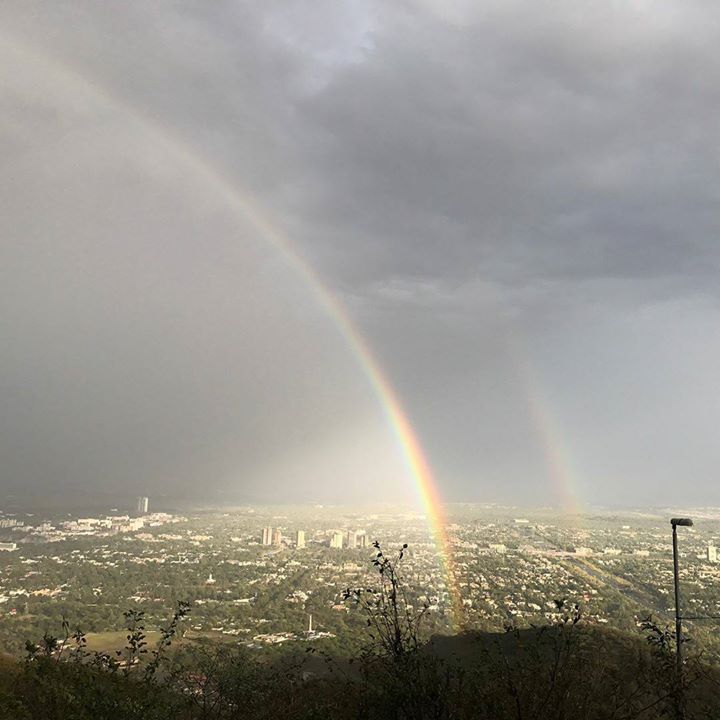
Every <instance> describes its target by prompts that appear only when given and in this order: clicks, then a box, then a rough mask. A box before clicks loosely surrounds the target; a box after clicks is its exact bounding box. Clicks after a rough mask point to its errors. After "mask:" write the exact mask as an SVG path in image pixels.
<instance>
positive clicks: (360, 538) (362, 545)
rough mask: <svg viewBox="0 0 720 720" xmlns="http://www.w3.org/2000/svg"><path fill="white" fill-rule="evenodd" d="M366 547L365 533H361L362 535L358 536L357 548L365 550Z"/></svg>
mask: <svg viewBox="0 0 720 720" xmlns="http://www.w3.org/2000/svg"><path fill="white" fill-rule="evenodd" d="M367 546H368V538H367V535H366V534H365V532H364V531H363V533H362V534H361V535H358V547H359V548H362V549H365V548H366V547H367Z"/></svg>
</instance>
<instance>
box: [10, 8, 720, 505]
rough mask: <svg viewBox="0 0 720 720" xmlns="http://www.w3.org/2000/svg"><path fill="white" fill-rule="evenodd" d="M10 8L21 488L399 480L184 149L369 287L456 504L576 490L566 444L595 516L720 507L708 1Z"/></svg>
mask: <svg viewBox="0 0 720 720" xmlns="http://www.w3.org/2000/svg"><path fill="white" fill-rule="evenodd" d="M0 21H1V23H0V26H1V27H2V28H3V29H2V30H1V31H0V50H2V49H3V47H4V48H5V49H4V53H5V54H4V55H3V57H4V58H6V62H4V63H3V68H4V72H2V73H0V78H1V79H2V95H1V96H0V97H1V98H2V99H1V100H0V102H2V115H1V116H0V130H1V134H0V149H1V150H2V152H3V157H4V158H5V162H4V163H3V166H2V167H0V185H1V186H2V200H0V203H1V205H0V207H1V208H2V232H3V235H2V239H1V242H2V257H3V266H4V270H3V271H0V272H3V273H4V277H3V281H4V290H3V291H0V292H2V293H3V295H2V297H3V299H4V302H3V308H4V310H2V311H0V312H1V313H2V315H1V316H0V320H1V321H2V331H3V336H4V337H3V340H4V346H5V352H4V354H3V356H2V358H3V360H2V361H3V378H4V379H3V386H2V388H3V390H2V392H3V423H4V432H3V438H4V440H2V441H0V442H2V443H3V444H2V450H3V459H4V464H5V468H6V470H5V473H4V475H3V482H5V483H7V484H12V483H15V484H22V483H26V484H32V483H38V484H41V485H42V484H47V483H48V482H54V481H56V482H58V483H61V484H62V483H69V482H71V481H72V482H75V483H77V484H78V485H79V486H81V487H93V486H96V485H97V484H98V483H100V480H99V479H98V478H101V477H102V476H107V478H106V484H107V483H110V484H113V483H121V482H123V481H124V480H126V479H128V478H131V479H132V482H135V483H136V484H137V485H138V486H143V484H149V485H151V486H153V484H154V486H155V487H157V488H160V489H171V488H173V487H175V486H177V485H179V486H183V487H189V486H192V485H193V484H194V483H197V478H198V477H202V478H203V482H206V483H207V486H208V487H214V486H217V487H228V486H232V485H233V483H234V484H235V486H236V487H239V488H240V489H241V490H242V491H243V492H246V494H247V495H248V496H257V497H263V493H264V492H265V491H264V490H262V489H258V485H259V483H258V481H257V478H258V477H263V478H266V479H268V478H269V480H267V482H268V483H269V484H268V485H267V487H268V488H272V490H270V491H269V492H271V493H277V492H285V493H294V495H293V497H298V498H300V497H303V495H304V494H305V495H308V494H310V493H315V494H318V495H322V494H323V493H330V494H332V493H333V492H335V493H336V494H337V487H338V486H337V476H338V474H339V473H338V468H342V473H348V474H349V475H354V477H356V478H357V480H354V481H353V482H352V483H349V484H346V485H345V486H343V487H344V489H345V490H346V491H348V492H349V494H350V496H356V495H357V494H358V493H361V492H363V491H362V489H361V480H362V479H363V477H364V475H365V474H372V475H373V476H375V477H379V476H380V475H382V473H381V472H380V471H379V470H378V467H379V466H381V465H383V464H386V463H390V465H391V467H392V470H391V471H389V472H396V471H397V468H396V467H395V466H393V465H392V463H393V462H397V453H396V452H394V451H392V449H391V448H390V449H388V444H389V443H391V440H389V439H388V434H387V429H386V428H385V426H384V425H383V423H382V420H381V417H380V413H379V410H378V407H377V402H376V401H375V400H373V398H372V397H370V396H369V392H368V385H367V383H366V382H365V381H364V380H363V378H362V376H361V374H360V373H359V372H358V368H357V365H356V364H355V363H354V362H353V360H352V358H351V357H350V354H349V353H348V351H347V347H346V346H345V345H344V344H343V342H342V340H341V339H340V338H339V337H338V335H337V333H336V332H334V331H333V329H332V327H331V326H330V324H329V322H328V321H327V318H325V319H323V315H322V312H321V311H320V310H319V309H318V307H317V305H316V304H315V303H314V302H313V301H312V296H311V295H310V294H308V293H307V290H305V289H303V288H302V283H301V282H299V281H298V279H297V277H293V275H292V273H291V272H289V271H287V269H282V267H280V266H281V265H282V263H278V260H277V257H276V255H275V254H274V253H273V251H271V250H269V249H268V248H267V247H265V246H264V245H263V243H262V242H258V241H257V238H256V235H257V232H256V231H255V230H254V229H253V228H252V227H250V226H248V225H247V224H246V223H243V222H242V221H240V220H239V219H238V217H237V216H235V215H232V214H231V213H230V212H229V210H228V208H227V207H225V206H224V205H223V202H222V200H221V199H218V198H217V192H215V191H216V190H217V188H215V191H214V190H213V189H212V188H208V187H206V186H204V184H203V183H202V182H201V181H200V180H198V179H197V178H196V177H194V171H193V168H192V166H188V164H187V163H184V162H183V161H182V159H178V157H175V156H174V155H173V152H172V151H170V152H169V154H168V151H167V148H165V149H163V148H162V147H158V143H157V133H158V132H160V133H162V132H163V130H164V131H165V133H166V134H167V135H168V136H171V137H173V138H175V140H174V142H177V143H179V144H182V145H184V146H185V148H186V149H187V148H191V153H192V154H193V155H195V156H197V157H202V158H203V162H204V163H205V164H207V165H210V166H212V167H215V168H217V169H218V171H219V172H220V173H221V174H222V175H223V176H224V177H227V178H229V179H230V180H231V181H232V182H233V183H235V184H236V185H237V186H238V187H240V188H242V189H243V192H245V193H249V194H251V195H252V197H253V198H254V202H256V203H257V204H258V205H259V206H261V207H262V208H264V212H265V213H266V214H267V215H268V216H270V217H272V219H273V222H274V224H275V225H276V227H277V228H278V229H279V230H280V231H281V232H284V233H286V234H287V235H288V236H290V237H291V238H292V239H293V241H294V243H295V245H296V247H297V249H298V252H299V253H300V254H301V256H303V257H305V258H307V259H308V260H309V261H310V263H311V264H312V265H313V266H314V267H315V269H316V270H317V271H318V272H319V274H320V275H321V276H322V277H323V279H324V280H325V282H326V283H327V285H328V286H329V287H330V288H331V289H332V290H333V291H334V292H336V293H337V294H338V295H339V296H340V297H341V298H342V300H343V302H344V304H345V305H346V306H347V307H348V309H349V311H350V314H351V315H352V317H353V318H354V320H355V322H356V324H357V326H358V327H359V329H360V330H361V331H362V332H363V333H364V334H365V335H366V337H367V338H368V339H369V341H370V344H371V345H372V347H373V350H374V352H375V354H376V356H377V357H378V359H379V360H380V362H381V364H382V366H383V367H384V368H385V369H386V371H387V372H388V374H389V376H390V378H391V380H392V381H393V383H394V384H395V385H396V387H397V389H398V391H399V393H400V395H401V397H402V399H403V401H404V403H405V404H406V406H407V407H408V409H409V411H410V414H411V416H412V419H413V421H414V424H415V426H416V427H417V429H418V431H419V433H420V435H421V438H422V440H423V442H424V444H425V445H426V447H427V448H428V451H429V455H430V459H431V461H432V463H433V465H434V466H435V468H436V470H437V474H438V476H439V478H440V481H441V484H442V485H443V488H444V490H445V493H446V495H447V496H448V497H450V498H454V499H462V498H469V499H483V498H490V499H493V498H496V497H505V498H507V497H512V496H516V495H517V494H518V493H522V494H523V496H524V497H526V498H530V499H533V500H552V499H553V497H552V495H551V494H550V493H549V491H548V490H547V488H548V487H549V478H548V474H549V472H550V470H549V469H548V464H547V459H546V450H547V448H546V449H545V450H544V449H543V443H546V442H547V438H548V437H551V442H554V443H556V444H557V446H558V447H563V448H564V451H563V452H564V454H565V455H566V456H567V457H566V464H567V472H568V473H572V474H574V478H573V482H575V483H576V484H577V485H578V487H579V488H580V489H581V492H582V493H583V495H584V496H585V498H586V499H590V500H599V501H608V500H613V499H615V500H623V501H628V502H637V501H639V500H640V499H643V498H645V497H647V496H648V495H650V496H652V497H655V498H657V499H658V500H662V501H668V502H669V501H671V500H672V499H673V497H672V493H671V491H670V487H671V483H672V481H673V479H674V478H675V477H676V476H677V475H678V474H679V473H681V472H685V471H687V469H688V468H690V472H691V474H692V479H693V481H694V482H693V485H694V486H695V488H696V491H695V492H696V495H695V498H694V499H695V500H697V501H707V502H718V501H720V495H718V491H717V484H716V483H715V482H714V467H715V466H716V464H717V461H718V460H720V456H719V452H720V451H718V449H717V443H716V442H715V440H714V435H713V427H715V426H716V425H717V422H718V420H720V407H718V404H717V402H715V401H714V400H713V398H714V397H716V394H714V389H716V387H717V381H716V380H715V374H716V373H715V367H716V366H717V361H718V359H720V341H719V339H718V334H717V327H718V320H720V317H719V315H720V313H718V307H717V294H718V288H719V287H720V283H718V277H719V270H720V268H719V267H718V264H719V263H720V246H719V244H718V238H717V233H718V211H717V206H718V202H717V200H718V190H717V182H718V170H719V167H718V159H719V158H718V151H719V142H718V141H719V140H720V138H719V137H718V131H717V122H716V118H717V116H718V110H719V109H720V90H719V89H718V88H720V13H718V11H717V10H716V9H715V8H714V7H713V6H712V4H708V3H702V2H683V3H665V4H659V3H648V2H643V3H635V4H632V5H630V4H627V3H620V2H617V3H616V2H610V3H578V2H569V1H568V2H560V3H557V2H553V3H550V2H547V3H546V2H533V3H529V2H510V1H509V0H504V1H503V2H496V3H493V2H487V3H473V2H455V3H447V2H434V1H430V0H427V1H425V2H410V1H409V0H408V1H402V0H398V1H397V2H390V3H388V2H382V3H364V2H352V1H350V0H346V1H344V2H337V1H335V0H333V1H330V0H323V1H318V2H312V3H308V2H292V3H284V2H268V3H236V2H220V3H152V4H147V3H122V4H103V5H102V6H100V5H97V4H95V3H82V2H73V3H60V2H59V3H53V4H51V5H47V4H38V5H35V4H33V3H6V4H5V5H4V6H3V8H2V9H0ZM8 59H9V60H8ZM53 63H54V64H55V65H56V66H57V70H56V71H53V70H51V69H50V68H51V67H52V65H53ZM148 124H149V125H150V126H151V127H152V128H154V129H153V130H152V132H149V133H148V131H147V126H148ZM205 185H206V184H205ZM229 328H232V330H229ZM289 348H291V350H290V351H289V350H288V349H289ZM527 368H532V372H531V373H528V372H527ZM528 378H532V379H531V380H528ZM529 396H537V397H542V398H543V400H542V402H543V403H544V405H545V406H546V413H545V418H546V420H547V419H548V418H552V432H551V433H549V432H548V428H542V427H538V423H539V422H540V421H539V420H538V417H537V414H536V413H535V414H534V413H533V411H532V410H531V405H532V402H531V401H530V397H529ZM339 408H342V410H339ZM338 427H344V428H346V430H344V431H342V432H341V431H338ZM358 435H362V437H367V439H366V441H364V442H366V443H367V445H362V442H361V443H360V445H361V446H363V447H366V448H370V447H376V448H378V449H379V450H378V452H377V453H374V455H375V456H376V458H377V460H376V462H375V466H374V467H373V468H371V469H367V468H365V467H364V466H363V460H362V456H363V452H362V450H358V443H357V442H356V440H357V437H358ZM380 449H381V451H380ZM367 455H368V453H365V456H367ZM169 458H171V459H172V460H169ZM323 458H324V460H323ZM108 468H112V470H108ZM263 473H264V474H263ZM303 473H305V475H312V476H313V477H314V478H315V480H314V482H310V483H308V485H309V488H310V489H309V490H308V491H307V492H306V491H305V489H304V486H303V484H304V483H305V482H306V481H305V479H304V476H303ZM138 478H140V480H138ZM103 482H105V481H103ZM298 488H301V489H298Z"/></svg>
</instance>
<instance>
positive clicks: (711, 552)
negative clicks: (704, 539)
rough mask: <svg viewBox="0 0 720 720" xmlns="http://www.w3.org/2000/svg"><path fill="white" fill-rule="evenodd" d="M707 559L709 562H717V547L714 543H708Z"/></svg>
mask: <svg viewBox="0 0 720 720" xmlns="http://www.w3.org/2000/svg"><path fill="white" fill-rule="evenodd" d="M707 559H708V562H711V563H716V562H717V548H716V547H715V546H714V545H708V548H707Z"/></svg>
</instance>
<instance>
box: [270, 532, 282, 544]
mask: <svg viewBox="0 0 720 720" xmlns="http://www.w3.org/2000/svg"><path fill="white" fill-rule="evenodd" d="M272 544H273V545H275V547H279V546H280V545H282V533H281V532H280V528H275V530H274V531H273V534H272Z"/></svg>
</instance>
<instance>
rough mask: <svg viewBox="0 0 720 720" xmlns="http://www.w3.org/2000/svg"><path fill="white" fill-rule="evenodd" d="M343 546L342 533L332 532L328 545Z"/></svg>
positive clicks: (333, 546) (340, 547)
mask: <svg viewBox="0 0 720 720" xmlns="http://www.w3.org/2000/svg"><path fill="white" fill-rule="evenodd" d="M342 546H343V534H342V533H341V532H334V533H333V534H332V537H331V538H330V547H331V548H337V549H338V550H340V549H342Z"/></svg>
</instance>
